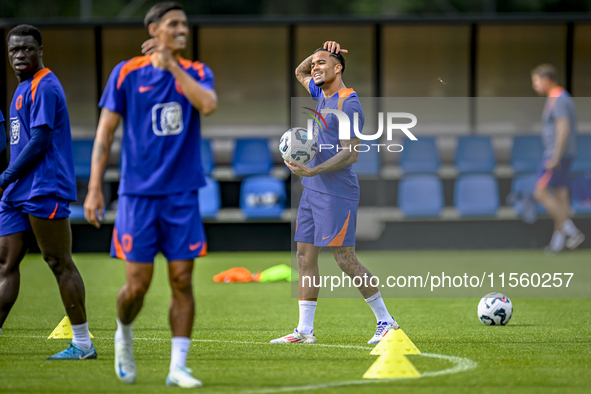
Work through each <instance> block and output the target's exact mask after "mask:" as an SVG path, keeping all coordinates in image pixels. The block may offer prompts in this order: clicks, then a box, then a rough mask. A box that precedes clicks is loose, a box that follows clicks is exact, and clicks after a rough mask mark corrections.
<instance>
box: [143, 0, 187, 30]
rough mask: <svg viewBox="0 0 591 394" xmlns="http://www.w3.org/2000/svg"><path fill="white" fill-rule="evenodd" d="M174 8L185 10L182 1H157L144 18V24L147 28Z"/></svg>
mask: <svg viewBox="0 0 591 394" xmlns="http://www.w3.org/2000/svg"><path fill="white" fill-rule="evenodd" d="M172 10H181V11H184V9H183V6H182V5H181V4H180V3H176V2H174V1H165V2H163V3H157V4H154V6H152V8H150V10H149V11H148V13H147V14H146V17H145V18H144V26H145V27H146V29H147V28H148V26H150V25H151V24H152V23H157V22H158V21H160V19H161V18H162V17H163V16H164V14H166V13H167V12H169V11H172Z"/></svg>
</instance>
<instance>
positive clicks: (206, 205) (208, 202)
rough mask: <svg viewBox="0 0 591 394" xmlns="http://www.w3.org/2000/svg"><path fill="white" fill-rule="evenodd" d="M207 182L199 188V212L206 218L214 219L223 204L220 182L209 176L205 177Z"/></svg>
mask: <svg viewBox="0 0 591 394" xmlns="http://www.w3.org/2000/svg"><path fill="white" fill-rule="evenodd" d="M205 182H206V184H205V186H203V187H202V188H201V189H199V213H201V217H202V218H204V219H212V218H215V217H216V215H217V213H218V211H219V210H220V207H221V206H222V195H221V193H220V184H219V183H218V181H216V180H215V179H213V178H211V177H208V176H206V177H205Z"/></svg>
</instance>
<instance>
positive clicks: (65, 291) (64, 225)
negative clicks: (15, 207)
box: [29, 215, 86, 325]
mask: <svg viewBox="0 0 591 394" xmlns="http://www.w3.org/2000/svg"><path fill="white" fill-rule="evenodd" d="M29 221H30V222H31V227H32V228H33V233H34V234H35V238H36V239H37V243H38V245H39V249H41V254H42V255H43V260H45V262H46V263H47V265H49V268H50V269H51V271H52V272H53V275H54V276H55V279H56V280H57V284H58V286H59V289H60V295H61V297H62V302H63V304H64V307H65V308H66V313H67V314H68V317H69V318H70V322H71V323H72V325H77V324H84V323H86V308H85V306H84V299H85V293H84V282H83V281H82V277H81V276H80V273H79V272H78V269H77V268H76V265H75V264H74V260H73V259H72V233H71V230H70V219H68V218H65V219H54V220H50V219H41V218H38V217H35V216H32V215H29Z"/></svg>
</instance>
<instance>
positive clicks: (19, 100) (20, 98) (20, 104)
mask: <svg viewBox="0 0 591 394" xmlns="http://www.w3.org/2000/svg"><path fill="white" fill-rule="evenodd" d="M14 106H15V107H16V110H17V111H18V110H19V109H21V108H22V107H23V95H22V94H19V95H18V97H17V98H16V104H15V105H14Z"/></svg>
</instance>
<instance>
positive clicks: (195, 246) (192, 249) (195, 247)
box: [189, 242, 203, 252]
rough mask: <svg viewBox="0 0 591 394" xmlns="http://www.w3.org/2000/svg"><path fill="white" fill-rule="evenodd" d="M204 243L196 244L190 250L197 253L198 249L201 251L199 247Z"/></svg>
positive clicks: (191, 245)
mask: <svg viewBox="0 0 591 394" xmlns="http://www.w3.org/2000/svg"><path fill="white" fill-rule="evenodd" d="M202 243H203V242H197V243H195V244H190V245H189V249H190V250H191V252H194V251H196V250H197V249H199V247H200V246H201V244H202Z"/></svg>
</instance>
